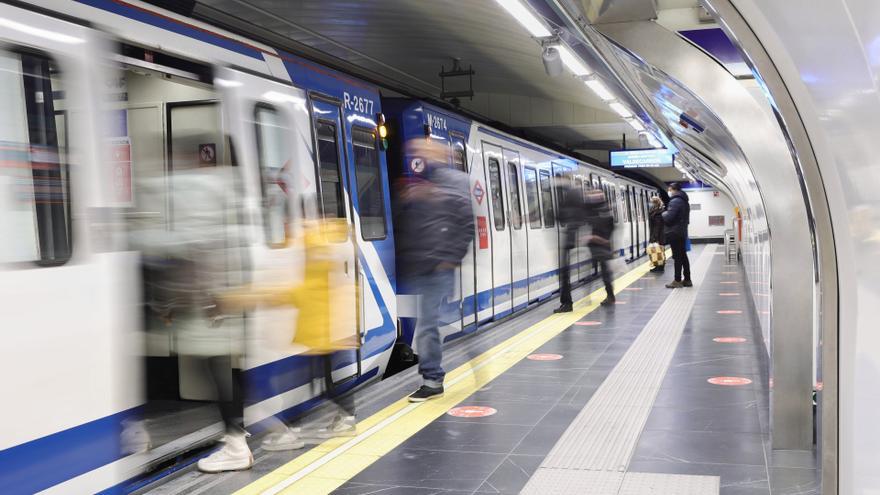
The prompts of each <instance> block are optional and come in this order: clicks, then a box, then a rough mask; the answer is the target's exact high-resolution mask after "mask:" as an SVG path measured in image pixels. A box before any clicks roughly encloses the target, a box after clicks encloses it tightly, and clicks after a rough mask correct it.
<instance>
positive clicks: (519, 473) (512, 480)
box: [480, 455, 544, 495]
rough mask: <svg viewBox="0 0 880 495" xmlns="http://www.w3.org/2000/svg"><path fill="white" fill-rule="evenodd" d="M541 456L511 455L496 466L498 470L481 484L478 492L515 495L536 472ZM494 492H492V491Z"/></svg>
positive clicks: (542, 458)
mask: <svg viewBox="0 0 880 495" xmlns="http://www.w3.org/2000/svg"><path fill="white" fill-rule="evenodd" d="M543 460H544V457H543V456H530V455H512V456H509V457H508V458H507V459H505V460H504V462H502V463H501V465H500V466H498V469H496V470H495V472H494V473H492V475H491V476H489V479H487V480H486V482H485V483H483V486H481V487H480V490H482V491H484V492H488V493H500V494H502V495H515V494H518V493H519V492H520V490H522V489H523V487H524V486H525V485H526V483H528V481H529V478H531V477H532V475H533V474H535V471H537V470H538V466H540V465H541V462H542V461H543ZM493 490H494V491H493Z"/></svg>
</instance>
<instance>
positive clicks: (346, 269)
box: [345, 261, 348, 275]
mask: <svg viewBox="0 0 880 495" xmlns="http://www.w3.org/2000/svg"><path fill="white" fill-rule="evenodd" d="M345 274H346V275H348V261H346V262H345Z"/></svg>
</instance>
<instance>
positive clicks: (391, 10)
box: [196, 0, 698, 162]
mask: <svg viewBox="0 0 880 495" xmlns="http://www.w3.org/2000/svg"><path fill="white" fill-rule="evenodd" d="M696 5H697V0H660V1H659V4H658V6H659V8H660V9H666V10H668V11H670V12H674V13H675V15H674V16H672V18H673V19H674V20H675V23H677V24H687V19H692V20H693V22H694V23H698V21H697V16H696ZM670 9H672V10H670ZM682 9H684V10H682ZM196 15H198V16H200V17H203V18H206V19H209V20H211V21H216V22H218V23H220V24H222V25H226V26H235V27H236V28H237V30H239V31H242V30H245V31H247V33H248V34H251V35H253V36H255V37H257V38H260V39H263V40H279V39H283V40H289V41H290V42H292V43H293V45H292V46H294V47H295V46H300V47H305V48H308V49H309V50H314V51H316V52H319V53H322V54H324V55H326V56H329V57H330V58H331V59H332V60H336V61H339V62H340V64H339V66H342V67H344V66H349V67H357V68H359V69H361V70H362V71H363V72H360V74H372V75H374V76H375V77H373V78H372V79H373V80H374V81H376V82H378V83H380V85H383V86H389V87H391V88H395V89H397V90H398V91H401V92H404V93H408V94H412V95H415V96H419V97H431V98H435V99H439V98H440V93H441V80H440V76H439V72H440V71H441V68H443V67H445V68H446V69H449V68H450V67H451V66H452V61H453V59H458V60H459V62H460V64H461V66H462V67H463V68H468V67H473V70H474V71H475V75H474V77H473V90H474V93H475V94H474V97H473V98H461V99H460V105H461V107H462V108H463V109H465V110H467V111H469V112H471V113H473V114H475V115H476V116H478V117H482V118H483V119H486V120H489V121H493V122H498V123H500V124H502V125H503V126H506V127H507V128H508V129H511V130H514V131H516V132H520V133H521V134H523V135H525V136H529V137H531V138H535V139H537V140H540V141H543V142H545V143H549V144H553V145H555V146H557V147H560V148H564V149H567V150H573V151H576V152H579V153H581V154H583V155H585V156H591V157H593V158H594V159H596V160H598V161H602V162H605V161H607V152H606V150H608V149H612V148H619V147H621V144H622V141H623V139H624V135H625V136H626V138H625V139H626V141H627V144H628V145H629V146H630V147H634V146H638V144H634V143H639V139H638V135H637V133H636V132H635V131H634V130H633V129H632V128H631V127H630V126H629V125H628V124H626V123H625V122H624V121H623V120H621V119H620V118H619V117H618V116H617V115H616V114H614V113H612V112H611V111H610V110H609V109H608V107H607V105H606V104H605V103H603V102H602V101H601V100H599V99H598V98H597V97H596V96H595V95H593V93H592V92H590V91H588V90H587V89H586V88H585V86H584V84H583V83H582V82H580V81H579V80H577V79H575V78H574V77H572V76H571V75H569V74H568V73H565V74H563V75H560V76H557V77H554V78H551V77H550V76H548V75H547V74H546V72H545V71H544V67H543V63H542V61H541V47H540V45H539V44H538V43H537V42H536V41H535V40H533V39H532V38H531V37H530V36H529V34H528V33H527V32H526V30H525V29H524V28H523V27H522V26H521V25H519V23H518V22H517V21H516V20H514V19H513V18H512V17H511V16H509V15H508V14H507V13H506V12H504V11H503V10H502V9H501V8H500V7H499V5H498V3H497V2H496V1H495V0H468V1H461V0H433V1H424V0H421V1H413V0H383V1H381V2H358V1H355V0H198V3H197V7H196ZM663 15H664V12H663V11H660V12H658V16H660V17H662V16H663Z"/></svg>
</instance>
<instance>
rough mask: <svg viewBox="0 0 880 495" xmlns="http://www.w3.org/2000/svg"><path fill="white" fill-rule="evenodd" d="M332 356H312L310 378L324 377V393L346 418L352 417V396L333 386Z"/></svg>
mask: <svg viewBox="0 0 880 495" xmlns="http://www.w3.org/2000/svg"><path fill="white" fill-rule="evenodd" d="M332 356H333V355H332V354H325V355H323V356H314V357H313V358H312V376H323V377H324V393H325V394H326V396H327V398H328V399H330V400H332V401H333V402H334V403H335V404H336V405H337V406H339V408H340V409H341V410H342V411H343V412H344V413H345V415H346V416H354V411H355V410H354V395H353V394H344V393H340V392H339V391H338V390H336V387H334V386H333V360H332V359H331V357H332Z"/></svg>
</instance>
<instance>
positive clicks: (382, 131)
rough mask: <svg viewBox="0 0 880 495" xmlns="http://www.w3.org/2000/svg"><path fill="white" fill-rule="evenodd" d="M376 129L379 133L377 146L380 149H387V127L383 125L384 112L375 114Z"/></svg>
mask: <svg viewBox="0 0 880 495" xmlns="http://www.w3.org/2000/svg"><path fill="white" fill-rule="evenodd" d="M376 131H377V132H378V133H379V146H380V147H381V148H382V151H385V150H387V149H388V128H387V127H385V114H384V113H377V114H376Z"/></svg>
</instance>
